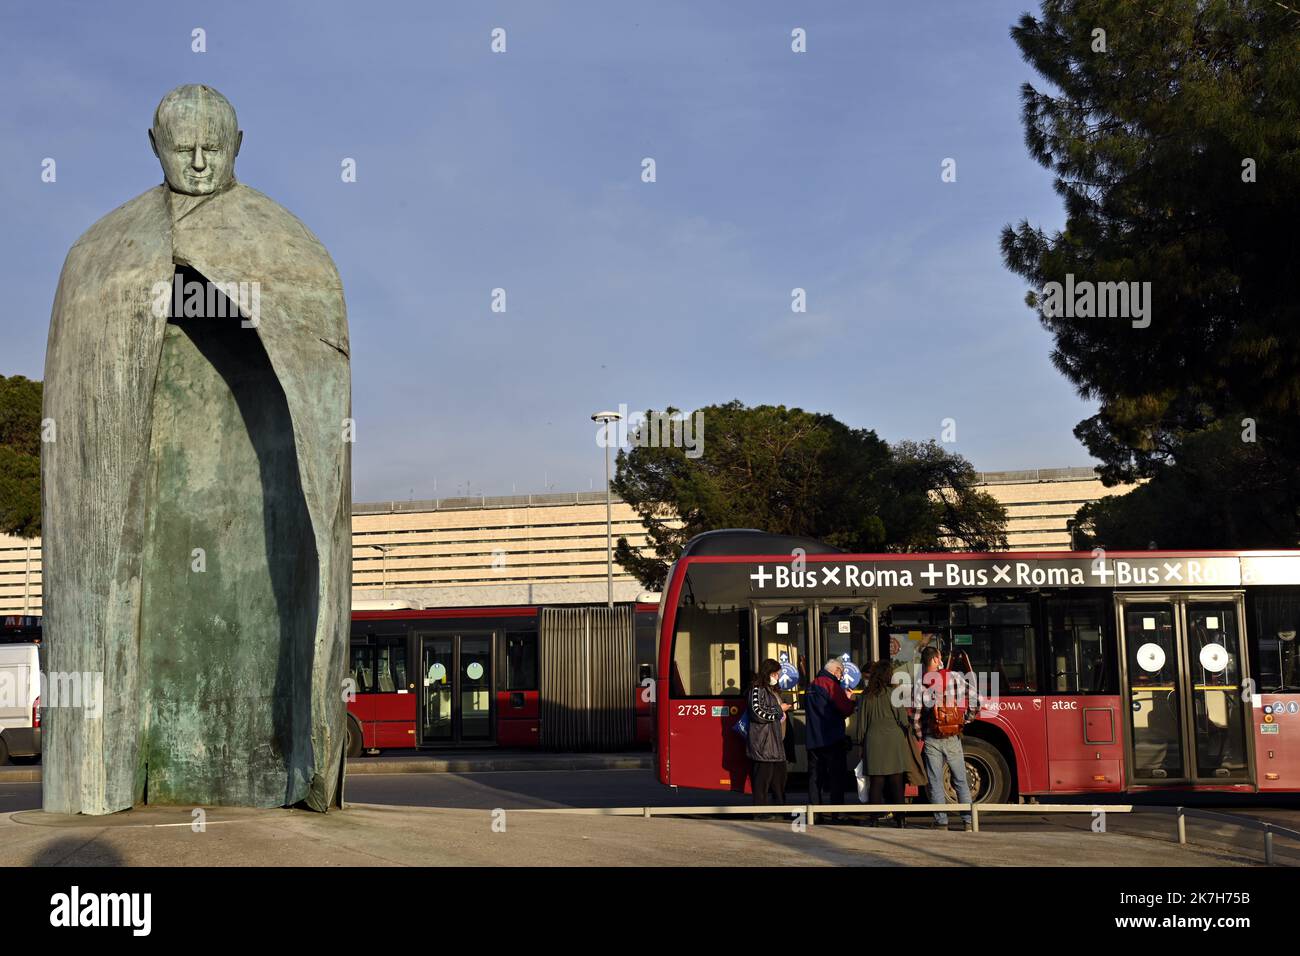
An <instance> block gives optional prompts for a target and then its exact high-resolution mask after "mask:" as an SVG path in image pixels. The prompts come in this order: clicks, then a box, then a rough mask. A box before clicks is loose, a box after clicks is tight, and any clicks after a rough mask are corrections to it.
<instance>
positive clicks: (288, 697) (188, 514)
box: [137, 318, 317, 807]
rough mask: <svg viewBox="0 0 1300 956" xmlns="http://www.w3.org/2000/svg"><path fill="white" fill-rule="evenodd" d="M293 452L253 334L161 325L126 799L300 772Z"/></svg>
mask: <svg viewBox="0 0 1300 956" xmlns="http://www.w3.org/2000/svg"><path fill="white" fill-rule="evenodd" d="M297 457H298V456H297V451H296V448H295V445H294V437H293V428H292V422H291V420H290V417H289V411H288V407H287V404H286V402H285V398H284V394H283V391H282V389H281V387H280V384H279V382H278V380H277V379H276V376H275V373H274V371H273V369H272V368H271V364H270V361H269V360H268V358H267V356H266V353H265V351H264V349H263V347H262V344H261V342H260V340H259V339H258V336H257V333H256V332H255V331H254V330H251V329H246V328H241V327H240V325H239V322H238V320H232V319H223V318H214V319H188V320H184V321H181V322H176V321H173V322H170V323H169V324H168V326H167V329H166V332H165V337H164V342H163V351H162V359H161V363H160V366H159V371H158V379H157V384H156V387H155V391H154V406H153V432H152V439H151V449H150V460H151V474H150V476H149V483H148V490H147V494H148V497H149V509H150V510H149V519H148V532H147V534H146V536H145V540H146V542H147V544H146V547H145V552H144V561H143V568H142V570H143V574H142V584H143V587H142V595H141V598H142V601H141V627H140V640H141V645H140V664H141V674H142V676H143V686H142V697H141V702H142V709H141V724H142V727H141V730H142V737H141V740H142V746H141V750H140V756H139V765H138V777H137V801H141V802H143V801H144V800H147V802H148V803H151V804H167V803H171V804H191V805H203V804H223V805H230V804H242V805H246V806H267V807H270V806H280V805H283V804H285V803H289V802H293V799H292V796H293V794H294V792H295V789H296V790H297V792H299V793H300V792H301V789H302V787H301V784H300V783H299V784H298V785H297V786H296V788H295V784H294V781H295V780H298V781H301V780H303V779H305V777H306V776H307V775H309V773H310V767H309V763H310V754H309V753H304V752H297V753H295V750H294V741H295V740H302V739H304V735H303V731H304V730H305V728H306V727H307V726H308V723H309V719H310V712H309V709H308V708H309V706H310V701H309V694H310V685H311V681H310V674H311V649H312V636H313V632H314V627H315V621H316V603H317V602H316V600H315V591H316V575H317V561H316V552H315V544H314V541H313V537H312V531H311V522H310V517H309V515H308V512H307V508H306V505H305V503H304V501H303V494H302V488H301V485H300V483H299V478H298V461H297ZM196 549H201V555H197V556H196ZM214 729H219V731H220V732H219V733H214ZM303 749H305V748H301V747H300V748H299V750H300V751H301V750H303Z"/></svg>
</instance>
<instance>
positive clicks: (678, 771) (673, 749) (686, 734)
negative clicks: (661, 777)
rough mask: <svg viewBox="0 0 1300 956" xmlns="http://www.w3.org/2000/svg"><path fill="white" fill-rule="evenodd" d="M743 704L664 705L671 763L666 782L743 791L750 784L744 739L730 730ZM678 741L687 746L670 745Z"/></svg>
mask: <svg viewBox="0 0 1300 956" xmlns="http://www.w3.org/2000/svg"><path fill="white" fill-rule="evenodd" d="M742 705H743V701H742V700H741V699H740V698H737V697H732V698H718V699H716V700H690V701H681V700H677V701H673V702H672V703H670V704H665V705H664V706H665V707H667V708H668V710H669V712H668V714H667V723H668V727H669V741H668V754H669V758H670V760H671V763H672V780H671V781H665V782H671V783H672V784H673V785H674V786H677V787H702V788H706V789H709V790H735V791H737V792H743V791H744V790H745V789H746V787H747V786H748V784H749V757H748V756H747V755H746V753H745V738H744V737H742V736H741V735H740V734H738V733H736V732H735V731H734V730H732V729H731V728H732V726H733V725H734V724H735V723H736V721H737V720H739V719H740V714H741V710H742ZM661 723H662V721H661ZM678 739H681V740H683V741H690V743H689V744H685V743H683V745H682V746H673V743H674V741H675V740H678ZM661 768H662V757H661Z"/></svg>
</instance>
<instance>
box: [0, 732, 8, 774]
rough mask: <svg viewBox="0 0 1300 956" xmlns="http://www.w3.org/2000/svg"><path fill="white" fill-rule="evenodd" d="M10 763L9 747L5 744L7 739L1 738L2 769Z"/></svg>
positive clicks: (0, 756)
mask: <svg viewBox="0 0 1300 956" xmlns="http://www.w3.org/2000/svg"><path fill="white" fill-rule="evenodd" d="M8 762H9V745H8V744H7V743H5V739H4V738H3V737H0V767H3V766H4V765H5V764H7V763H8Z"/></svg>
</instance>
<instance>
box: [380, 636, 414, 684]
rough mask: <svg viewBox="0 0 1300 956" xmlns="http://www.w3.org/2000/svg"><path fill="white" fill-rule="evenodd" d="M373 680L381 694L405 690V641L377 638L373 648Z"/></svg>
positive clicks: (402, 639)
mask: <svg viewBox="0 0 1300 956" xmlns="http://www.w3.org/2000/svg"><path fill="white" fill-rule="evenodd" d="M374 672H375V680H376V681H377V682H378V687H377V690H378V691H379V693H381V694H391V693H394V692H395V691H399V690H406V689H407V683H406V639H405V638H379V642H378V644H377V645H376V646H375V667H374Z"/></svg>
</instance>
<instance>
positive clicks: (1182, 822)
mask: <svg viewBox="0 0 1300 956" xmlns="http://www.w3.org/2000/svg"><path fill="white" fill-rule="evenodd" d="M1177 812H1178V843H1179V845H1180V846H1182V845H1185V844H1186V843H1187V817H1185V816H1184V815H1183V808H1182V807H1179V808H1178V811H1177Z"/></svg>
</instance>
